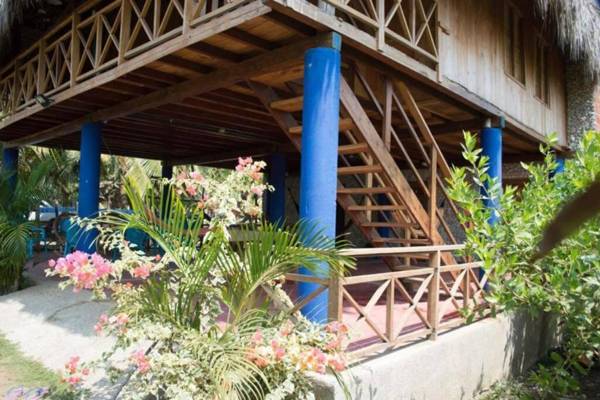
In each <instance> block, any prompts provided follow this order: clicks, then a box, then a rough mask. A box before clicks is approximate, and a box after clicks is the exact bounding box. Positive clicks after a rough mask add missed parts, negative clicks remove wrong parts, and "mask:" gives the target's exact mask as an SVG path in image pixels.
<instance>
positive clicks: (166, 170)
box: [161, 161, 173, 179]
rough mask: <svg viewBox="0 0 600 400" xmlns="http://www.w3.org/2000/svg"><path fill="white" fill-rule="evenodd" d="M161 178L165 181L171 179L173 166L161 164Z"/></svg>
mask: <svg viewBox="0 0 600 400" xmlns="http://www.w3.org/2000/svg"><path fill="white" fill-rule="evenodd" d="M161 177H163V178H165V179H171V178H173V166H172V165H169V164H167V163H166V162H165V161H163V162H162V164H161Z"/></svg>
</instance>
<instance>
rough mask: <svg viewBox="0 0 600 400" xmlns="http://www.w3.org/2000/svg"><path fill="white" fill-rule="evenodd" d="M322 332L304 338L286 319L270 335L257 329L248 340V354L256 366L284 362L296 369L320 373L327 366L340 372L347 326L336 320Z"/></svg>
mask: <svg viewBox="0 0 600 400" xmlns="http://www.w3.org/2000/svg"><path fill="white" fill-rule="evenodd" d="M323 333H324V335H317V336H318V337H319V339H315V340H313V339H306V340H305V339H303V338H302V337H301V334H298V335H297V334H296V333H294V324H293V323H291V322H290V321H286V322H285V323H284V324H283V325H282V326H281V327H280V328H279V330H278V331H276V332H275V334H274V335H272V337H271V338H267V337H265V336H266V334H265V332H263V331H261V330H257V331H256V332H255V333H254V334H253V335H252V337H251V339H250V345H249V351H248V355H247V357H248V359H249V360H250V361H252V362H253V363H254V364H255V365H256V366H257V367H259V368H265V367H268V366H270V365H276V364H277V363H287V364H288V365H291V366H292V367H293V368H295V369H298V370H301V371H311V372H316V373H320V374H323V373H325V372H326V370H327V368H330V369H332V370H334V371H337V372H339V371H343V370H344V369H346V360H345V358H344V354H343V352H342V347H343V345H342V343H343V341H344V340H345V339H346V338H347V333H348V327H347V326H346V325H344V324H342V323H337V322H335V323H331V324H329V325H327V326H326V327H325V329H324V332H323ZM309 343H310V344H309ZM315 343H317V344H315Z"/></svg>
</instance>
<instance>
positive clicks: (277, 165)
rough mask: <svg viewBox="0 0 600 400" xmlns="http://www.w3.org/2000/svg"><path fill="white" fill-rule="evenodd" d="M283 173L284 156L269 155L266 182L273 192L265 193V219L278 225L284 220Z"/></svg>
mask: <svg viewBox="0 0 600 400" xmlns="http://www.w3.org/2000/svg"><path fill="white" fill-rule="evenodd" d="M285 172H286V159H285V155H284V154H282V153H274V154H271V156H270V157H269V174H268V180H269V185H271V186H273V188H274V191H273V192H267V219H268V220H269V222H271V223H273V224H278V225H279V224H282V223H283V221H284V220H285Z"/></svg>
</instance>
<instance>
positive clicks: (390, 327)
mask: <svg viewBox="0 0 600 400" xmlns="http://www.w3.org/2000/svg"><path fill="white" fill-rule="evenodd" d="M395 288H396V283H395V282H394V278H391V279H390V283H389V285H388V287H387V298H386V304H385V335H386V336H387V338H388V341H389V342H390V343H393V342H394V339H395V337H394V303H395Z"/></svg>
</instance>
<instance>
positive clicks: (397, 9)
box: [324, 0, 438, 64]
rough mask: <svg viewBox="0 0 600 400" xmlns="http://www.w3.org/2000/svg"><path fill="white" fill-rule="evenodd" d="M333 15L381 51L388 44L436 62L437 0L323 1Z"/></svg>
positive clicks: (425, 59)
mask: <svg viewBox="0 0 600 400" xmlns="http://www.w3.org/2000/svg"><path fill="white" fill-rule="evenodd" d="M324 1H325V2H326V3H327V4H330V5H331V6H332V7H334V8H335V11H336V16H337V17H340V18H342V19H343V20H345V21H346V22H348V23H350V24H352V25H353V26H355V27H356V28H358V29H360V30H361V31H364V32H367V33H369V34H371V35H373V36H374V37H375V39H376V40H377V47H378V48H379V49H380V50H382V49H383V48H384V47H385V45H391V46H393V47H396V48H399V49H400V50H402V51H404V52H407V53H408V54H409V55H414V56H417V57H418V58H421V59H423V60H424V61H427V62H430V63H433V64H435V63H437V60H438V37H437V7H438V1H437V0H324Z"/></svg>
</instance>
